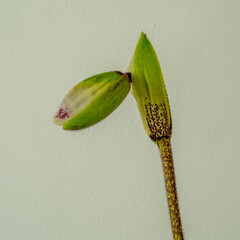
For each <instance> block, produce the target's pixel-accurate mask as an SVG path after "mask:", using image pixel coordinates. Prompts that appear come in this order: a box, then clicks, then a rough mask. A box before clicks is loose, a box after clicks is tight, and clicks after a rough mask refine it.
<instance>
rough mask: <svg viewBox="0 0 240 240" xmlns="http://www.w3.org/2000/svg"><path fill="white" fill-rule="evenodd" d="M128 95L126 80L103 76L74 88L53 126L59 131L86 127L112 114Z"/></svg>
mask: <svg viewBox="0 0 240 240" xmlns="http://www.w3.org/2000/svg"><path fill="white" fill-rule="evenodd" d="M129 91H130V82H129V79H128V76H127V75H125V74H123V73H120V72H106V73H101V74H98V75H95V76H93V77H90V78H88V79H86V80H84V81H82V82H80V83H79V84H78V85H76V86H75V87H74V88H73V89H72V90H71V91H70V92H69V93H68V94H67V95H66V97H65V98H64V99H63V101H62V103H61V105H60V108H59V111H58V113H57V114H56V115H55V117H54V122H55V123H56V124H58V125H63V129H66V130H77V129H82V128H85V127H89V126H91V125H93V124H95V123H97V122H99V121H101V120H102V119H104V118H106V117H107V116H108V115H109V114H110V113H111V112H113V111H114V110H115V109H116V108H117V107H118V106H119V105H120V104H121V102H122V101H123V100H124V98H125V97H126V96H127V94H128V92H129Z"/></svg>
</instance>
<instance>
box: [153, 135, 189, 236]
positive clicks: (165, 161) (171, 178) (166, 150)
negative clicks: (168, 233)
mask: <svg viewBox="0 0 240 240" xmlns="http://www.w3.org/2000/svg"><path fill="white" fill-rule="evenodd" d="M157 145H158V147H159V151H160V154H161V159H162V166H163V173H164V179H165V187H166V193H167V201H168V209H169V215H170V220H171V225H172V233H173V239H174V240H183V239H184V238H183V232H182V224H181V218H180V212H179V207H178V197H177V188H176V182H175V174H174V165H173V157H172V149H171V142H170V139H167V138H163V139H161V140H159V141H158V142H157Z"/></svg>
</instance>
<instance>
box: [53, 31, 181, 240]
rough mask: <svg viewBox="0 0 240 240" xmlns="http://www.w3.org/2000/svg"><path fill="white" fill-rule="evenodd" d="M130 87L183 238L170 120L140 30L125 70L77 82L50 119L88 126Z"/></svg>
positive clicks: (176, 235) (177, 235)
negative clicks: (155, 151) (154, 148)
mask: <svg viewBox="0 0 240 240" xmlns="http://www.w3.org/2000/svg"><path fill="white" fill-rule="evenodd" d="M130 89H131V92H132V95H133V96H134V98H135V100H136V103H137V107H138V110H139V113H140V116H141V119H142V123H143V127H144V129H145V131H146V133H147V135H148V136H149V137H150V139H151V140H152V141H153V142H154V143H155V144H156V145H157V146H158V148H159V151H160V155H161V159H162V166H163V173H164V179H165V187H166V193H167V201H168V208H169V215H170V221H171V226H172V233H173V239H174V240H183V239H184V237H183V231H182V225H181V218H180V212H179V205H178V198H177V190H176V181H175V175H174V165H173V157H172V150H171V136H172V119H171V112H170V106H169V101H168V96H167V91H166V87H165V83H164V78H163V74H162V70H161V67H160V63H159V61H158V57H157V54H156V52H155V51H154V48H153V46H152V44H151V43H150V41H149V40H148V38H147V36H146V34H144V33H142V34H141V36H140V38H139V41H138V43H137V46H136V49H135V52H134V54H133V57H132V60H131V62H130V65H129V68H128V72H127V73H122V72H119V71H111V72H105V73H101V74H97V75H95V76H92V77H90V78H87V79H86V80H84V81H82V82H80V83H79V84H77V85H76V86H75V87H74V88H72V89H71V90H70V92H69V93H68V94H67V95H66V97H65V98H64V99H63V101H62V103H61V105H60V107H59V110H58V112H57V114H56V115H55V116H54V118H53V121H54V123H55V124H57V125H62V126H63V129H66V130H78V129H82V128H86V127H89V126H91V125H93V124H95V123H97V122H99V121H101V120H102V119H104V118H106V117H107V116H108V115H109V114H110V113H111V112H113V111H114V110H115V109H116V108H117V107H118V106H119V105H120V104H121V103H122V101H123V100H124V99H125V97H126V96H127V94H128V93H129V91H130Z"/></svg>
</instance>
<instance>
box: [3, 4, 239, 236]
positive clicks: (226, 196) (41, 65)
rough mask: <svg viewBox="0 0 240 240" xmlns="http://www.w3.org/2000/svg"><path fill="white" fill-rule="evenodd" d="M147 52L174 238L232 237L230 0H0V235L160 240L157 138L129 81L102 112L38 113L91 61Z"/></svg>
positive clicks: (165, 230)
mask: <svg viewBox="0 0 240 240" xmlns="http://www.w3.org/2000/svg"><path fill="white" fill-rule="evenodd" d="M141 31H144V32H145V33H146V34H147V36H148V37H149V39H150V40H151V42H152V44H153V46H154V48H155V50H156V52H157V54H158V56H159V59H160V62H161V66H162V70H163V74H164V77H165V81H166V85H167V90H168V94H169V99H170V105H171V108H172V117H173V138H172V145H173V154H174V161H175V171H176V178H177V186H178V195H179V202H180V210H181V215H182V223H183V228H184V233H185V238H186V240H193V239H194V240H202V239H204V240H216V239H218V240H226V239H231V240H237V239H240V228H239V225H240V220H239V219H240V191H239V188H240V174H239V172H240V67H239V66H240V57H239V56H240V54H239V53H240V2H239V1H238V0H229V1H223V0H213V1H207V0H203V1H200V0H197V1H190V0H183V1H172V0H163V1H156V0H148V1H143V0H138V1H136V0H135V1H129V0H122V1H115V0H114V1H112V0H111V1H110V0H102V1H90V0H89V1H83V0H51V1H49V0H41V1H27V0H0V81H1V88H0V109H1V110H0V119H1V126H0V143H1V148H0V239H2V240H53V239H54V240H55V239H56V240H66V239H67V240H79V239H83V240H146V239H147V240H160V239H163V240H168V239H169V240H170V239H171V238H172V235H171V230H170V221H169V216H168V209H167V201H166V195H165V188H164V180H163V172H162V166H161V161H160V158H159V152H158V149H157V147H156V146H154V144H153V143H152V142H151V141H150V140H149V139H148V137H147V136H146V135H145V132H144V131H143V127H142V124H141V121H140V117H139V115H138V112H137V108H136V106H135V101H134V99H133V97H132V96H131V94H129V95H128V97H127V98H126V100H125V101H124V102H123V104H122V105H121V106H120V107H119V108H118V109H117V110H116V111H115V112H114V113H112V114H111V115H110V116H109V117H108V118H107V119H106V120H105V121H102V122H100V123H99V124H97V125H95V126H93V127H91V128H89V129H85V130H82V131H78V132H68V131H63V130H62V129H61V128H60V127H57V126H55V125H54V124H53V123H52V116H53V114H54V113H55V111H56V110H57V107H58V104H60V102H61V100H62V98H63V97H64V95H65V94H66V93H67V92H68V90H70V89H71V88H72V87H73V86H74V85H75V84H77V83H78V82H79V81H81V80H83V79H85V78H86V77H89V76H91V75H93V74H96V73H100V72H104V71H110V70H120V71H126V69H127V67H128V64H129V61H130V59H131V57H132V54H133V51H134V49H135V46H136V43H137V40H138V37H139V36H140V33H141Z"/></svg>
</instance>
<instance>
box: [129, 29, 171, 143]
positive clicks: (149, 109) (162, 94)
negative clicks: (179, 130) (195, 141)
mask: <svg viewBox="0 0 240 240" xmlns="http://www.w3.org/2000/svg"><path fill="white" fill-rule="evenodd" d="M128 71H129V72H131V81H132V94H133V96H134V98H135V100H136V102H137V106H138V110H139V112H140V115H141V119H142V122H143V126H144V129H145V131H146V133H147V134H148V136H149V137H150V138H151V139H152V140H153V141H155V142H156V141H157V140H159V139H161V138H163V137H168V138H170V136H171V133H172V122H171V113H170V106H169V102H168V97H167V91H166V87H165V83H164V79H163V75H162V70H161V67H160V64H159V61H158V57H157V55H156V53H155V51H154V48H153V46H152V44H151V43H150V41H149V40H148V38H147V37H146V34H144V33H142V34H141V36H140V38H139V41H138V44H137V46H136V49H135V52H134V54H133V57H132V60H131V63H130V66H129V68H128Z"/></svg>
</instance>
